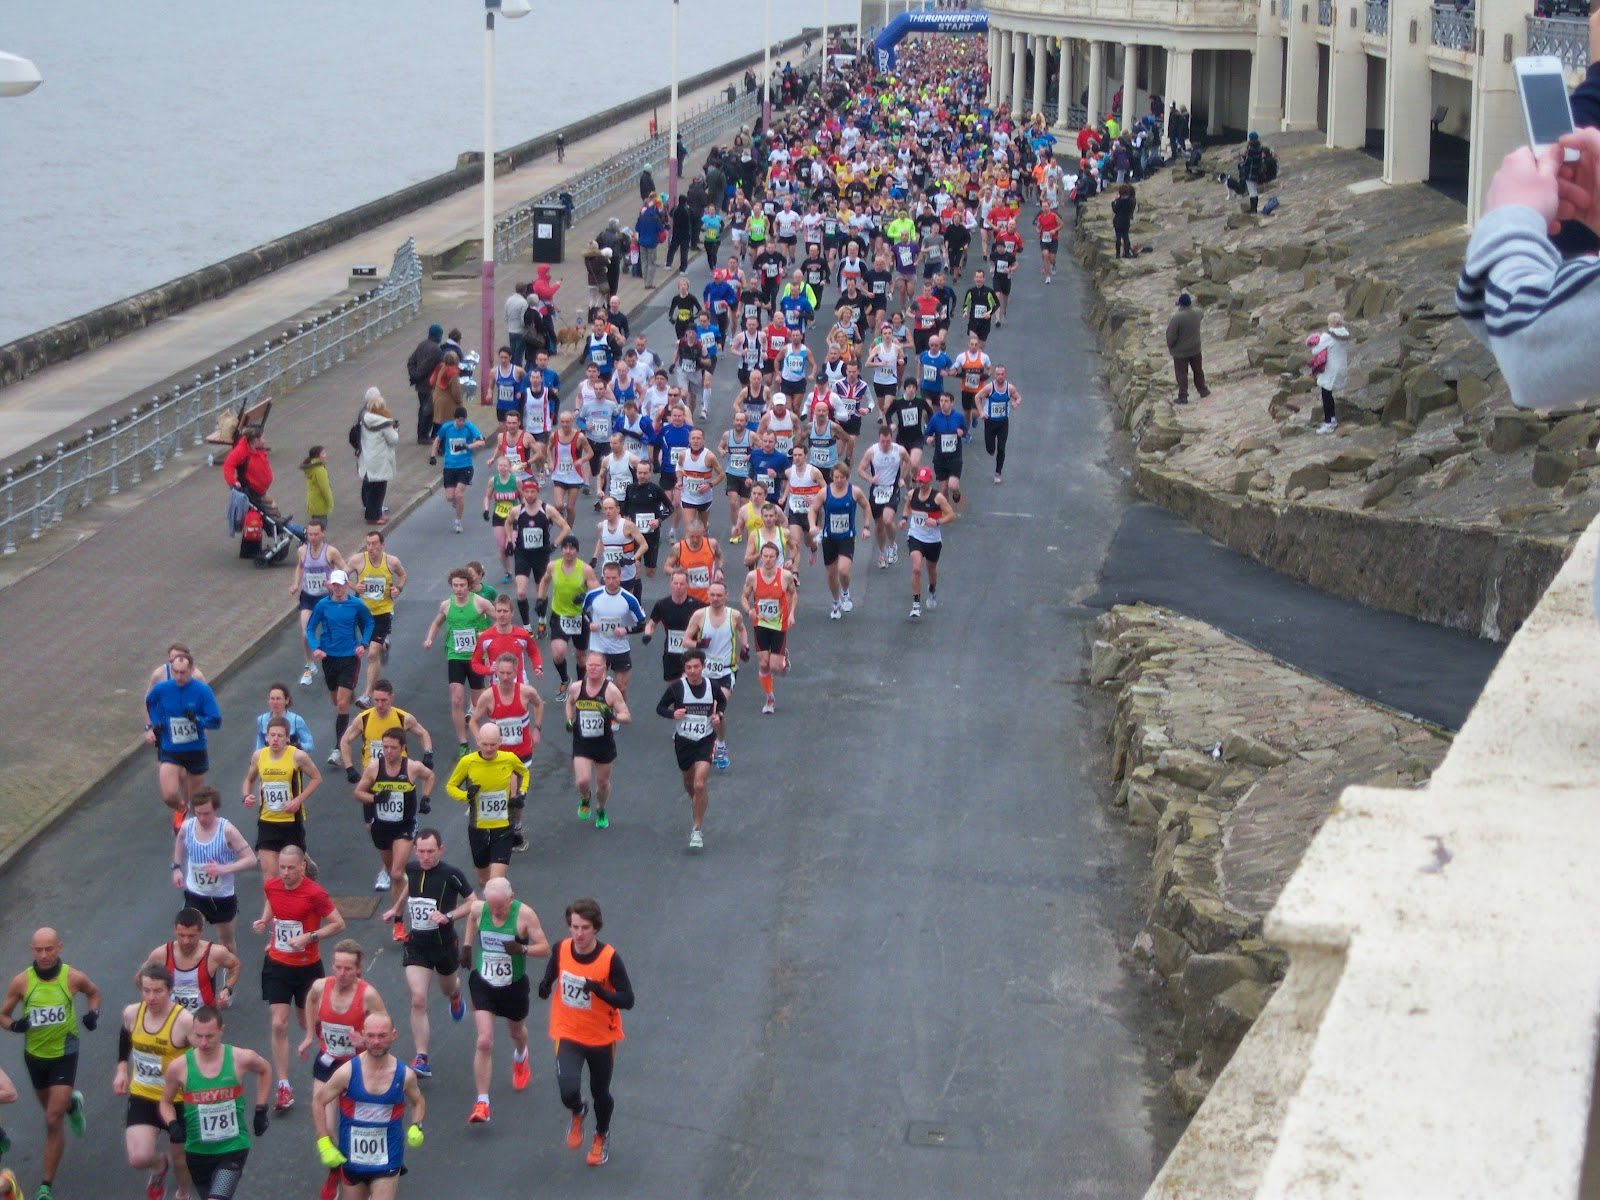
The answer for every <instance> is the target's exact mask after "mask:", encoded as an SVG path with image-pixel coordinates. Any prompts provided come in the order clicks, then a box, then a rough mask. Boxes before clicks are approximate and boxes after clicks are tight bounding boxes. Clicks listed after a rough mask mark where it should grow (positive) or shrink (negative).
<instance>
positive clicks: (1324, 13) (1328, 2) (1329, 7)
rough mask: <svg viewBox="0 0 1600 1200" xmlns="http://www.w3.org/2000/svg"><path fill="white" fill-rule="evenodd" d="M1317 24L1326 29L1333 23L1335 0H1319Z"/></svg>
mask: <svg viewBox="0 0 1600 1200" xmlns="http://www.w3.org/2000/svg"><path fill="white" fill-rule="evenodd" d="M1317 24H1318V25H1321V26H1322V27H1323V28H1324V29H1326V28H1327V27H1328V26H1329V25H1332V24H1333V0H1317Z"/></svg>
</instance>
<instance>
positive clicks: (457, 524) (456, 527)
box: [450, 521, 461, 533]
mask: <svg viewBox="0 0 1600 1200" xmlns="http://www.w3.org/2000/svg"><path fill="white" fill-rule="evenodd" d="M450 528H451V529H453V530H454V531H455V532H456V533H460V532H461V522H460V521H452V522H450Z"/></svg>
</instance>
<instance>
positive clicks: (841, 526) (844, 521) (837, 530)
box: [828, 513, 850, 537]
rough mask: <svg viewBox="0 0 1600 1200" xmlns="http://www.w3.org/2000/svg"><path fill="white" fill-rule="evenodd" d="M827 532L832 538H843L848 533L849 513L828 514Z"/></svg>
mask: <svg viewBox="0 0 1600 1200" xmlns="http://www.w3.org/2000/svg"><path fill="white" fill-rule="evenodd" d="M828 532H829V533H830V534H831V535H833V536H834V537H844V536H845V535H847V534H848V533H849V532H850V514H849V513H829V514H828Z"/></svg>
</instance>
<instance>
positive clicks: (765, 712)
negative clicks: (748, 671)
mask: <svg viewBox="0 0 1600 1200" xmlns="http://www.w3.org/2000/svg"><path fill="white" fill-rule="evenodd" d="M777 711H778V702H777V701H776V700H774V699H773V698H772V697H771V696H768V697H767V702H766V703H765V704H763V705H762V706H761V715H762V716H763V717H770V716H771V715H772V714H773V713H775V712H777Z"/></svg>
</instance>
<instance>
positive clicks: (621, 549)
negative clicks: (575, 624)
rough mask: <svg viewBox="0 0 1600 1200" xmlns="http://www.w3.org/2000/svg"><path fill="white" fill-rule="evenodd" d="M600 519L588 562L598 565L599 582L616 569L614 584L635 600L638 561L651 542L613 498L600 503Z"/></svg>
mask: <svg viewBox="0 0 1600 1200" xmlns="http://www.w3.org/2000/svg"><path fill="white" fill-rule="evenodd" d="M600 517H601V519H600V524H599V534H598V536H596V538H595V543H594V553H593V554H592V555H590V559H591V561H592V562H594V563H596V564H598V566H599V568H600V575H601V578H602V579H603V578H604V577H605V574H606V571H607V570H608V569H609V568H611V567H615V568H616V569H617V581H618V582H619V583H620V584H621V585H622V586H623V587H624V588H626V589H627V590H628V591H629V592H630V593H632V595H633V596H634V598H635V600H636V601H637V598H638V596H639V594H640V593H641V592H642V591H643V585H642V584H641V583H640V582H639V558H640V556H641V555H642V554H643V553H644V552H645V551H646V550H648V549H649V548H650V543H649V541H648V540H647V539H646V538H645V536H644V534H642V533H640V532H639V527H638V526H637V525H635V524H634V523H633V522H632V521H630V520H628V519H627V518H626V517H624V516H623V515H622V505H621V504H619V503H618V502H617V501H616V500H615V499H613V498H612V497H610V496H607V497H606V498H605V499H604V500H603V501H601V504H600ZM624 648H626V646H624Z"/></svg>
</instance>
